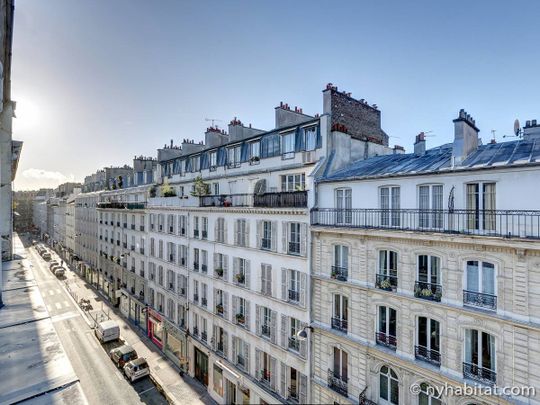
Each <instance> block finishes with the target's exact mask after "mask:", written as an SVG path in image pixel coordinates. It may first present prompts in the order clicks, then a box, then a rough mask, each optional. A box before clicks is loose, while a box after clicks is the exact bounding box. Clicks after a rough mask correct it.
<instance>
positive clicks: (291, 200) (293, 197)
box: [253, 191, 307, 208]
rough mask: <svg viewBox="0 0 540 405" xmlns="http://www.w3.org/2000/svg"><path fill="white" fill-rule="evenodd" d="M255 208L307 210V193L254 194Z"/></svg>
mask: <svg viewBox="0 0 540 405" xmlns="http://www.w3.org/2000/svg"><path fill="white" fill-rule="evenodd" d="M253 206H254V207H267V208H306V207H307V191H286V192H285V191H284V192H277V193H264V194H254V195H253Z"/></svg>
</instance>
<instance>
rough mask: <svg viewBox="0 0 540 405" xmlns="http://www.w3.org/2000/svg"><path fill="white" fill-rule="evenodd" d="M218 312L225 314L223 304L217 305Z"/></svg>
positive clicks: (220, 314)
mask: <svg viewBox="0 0 540 405" xmlns="http://www.w3.org/2000/svg"><path fill="white" fill-rule="evenodd" d="M216 314H218V315H219V316H223V304H217V305H216Z"/></svg>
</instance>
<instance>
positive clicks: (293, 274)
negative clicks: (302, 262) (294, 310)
mask: <svg viewBox="0 0 540 405" xmlns="http://www.w3.org/2000/svg"><path fill="white" fill-rule="evenodd" d="M288 276H289V277H288V278H289V301H292V302H294V303H298V302H299V301H300V272H299V271H298V270H289V275H288Z"/></svg>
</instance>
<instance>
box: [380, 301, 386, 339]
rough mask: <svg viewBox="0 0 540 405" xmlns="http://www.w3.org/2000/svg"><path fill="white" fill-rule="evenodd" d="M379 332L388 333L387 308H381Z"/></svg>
mask: <svg viewBox="0 0 540 405" xmlns="http://www.w3.org/2000/svg"><path fill="white" fill-rule="evenodd" d="M379 332H382V333H386V307H379Z"/></svg>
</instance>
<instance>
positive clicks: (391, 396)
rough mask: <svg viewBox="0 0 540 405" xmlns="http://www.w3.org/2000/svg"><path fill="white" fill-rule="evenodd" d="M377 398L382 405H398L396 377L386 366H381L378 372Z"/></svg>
mask: <svg viewBox="0 0 540 405" xmlns="http://www.w3.org/2000/svg"><path fill="white" fill-rule="evenodd" d="M379 398H380V400H381V403H383V404H393V405H398V404H399V385H398V377H397V374H396V373H395V372H394V370H392V369H391V368H390V367H388V366H382V367H381V371H380V372H379Z"/></svg>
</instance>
